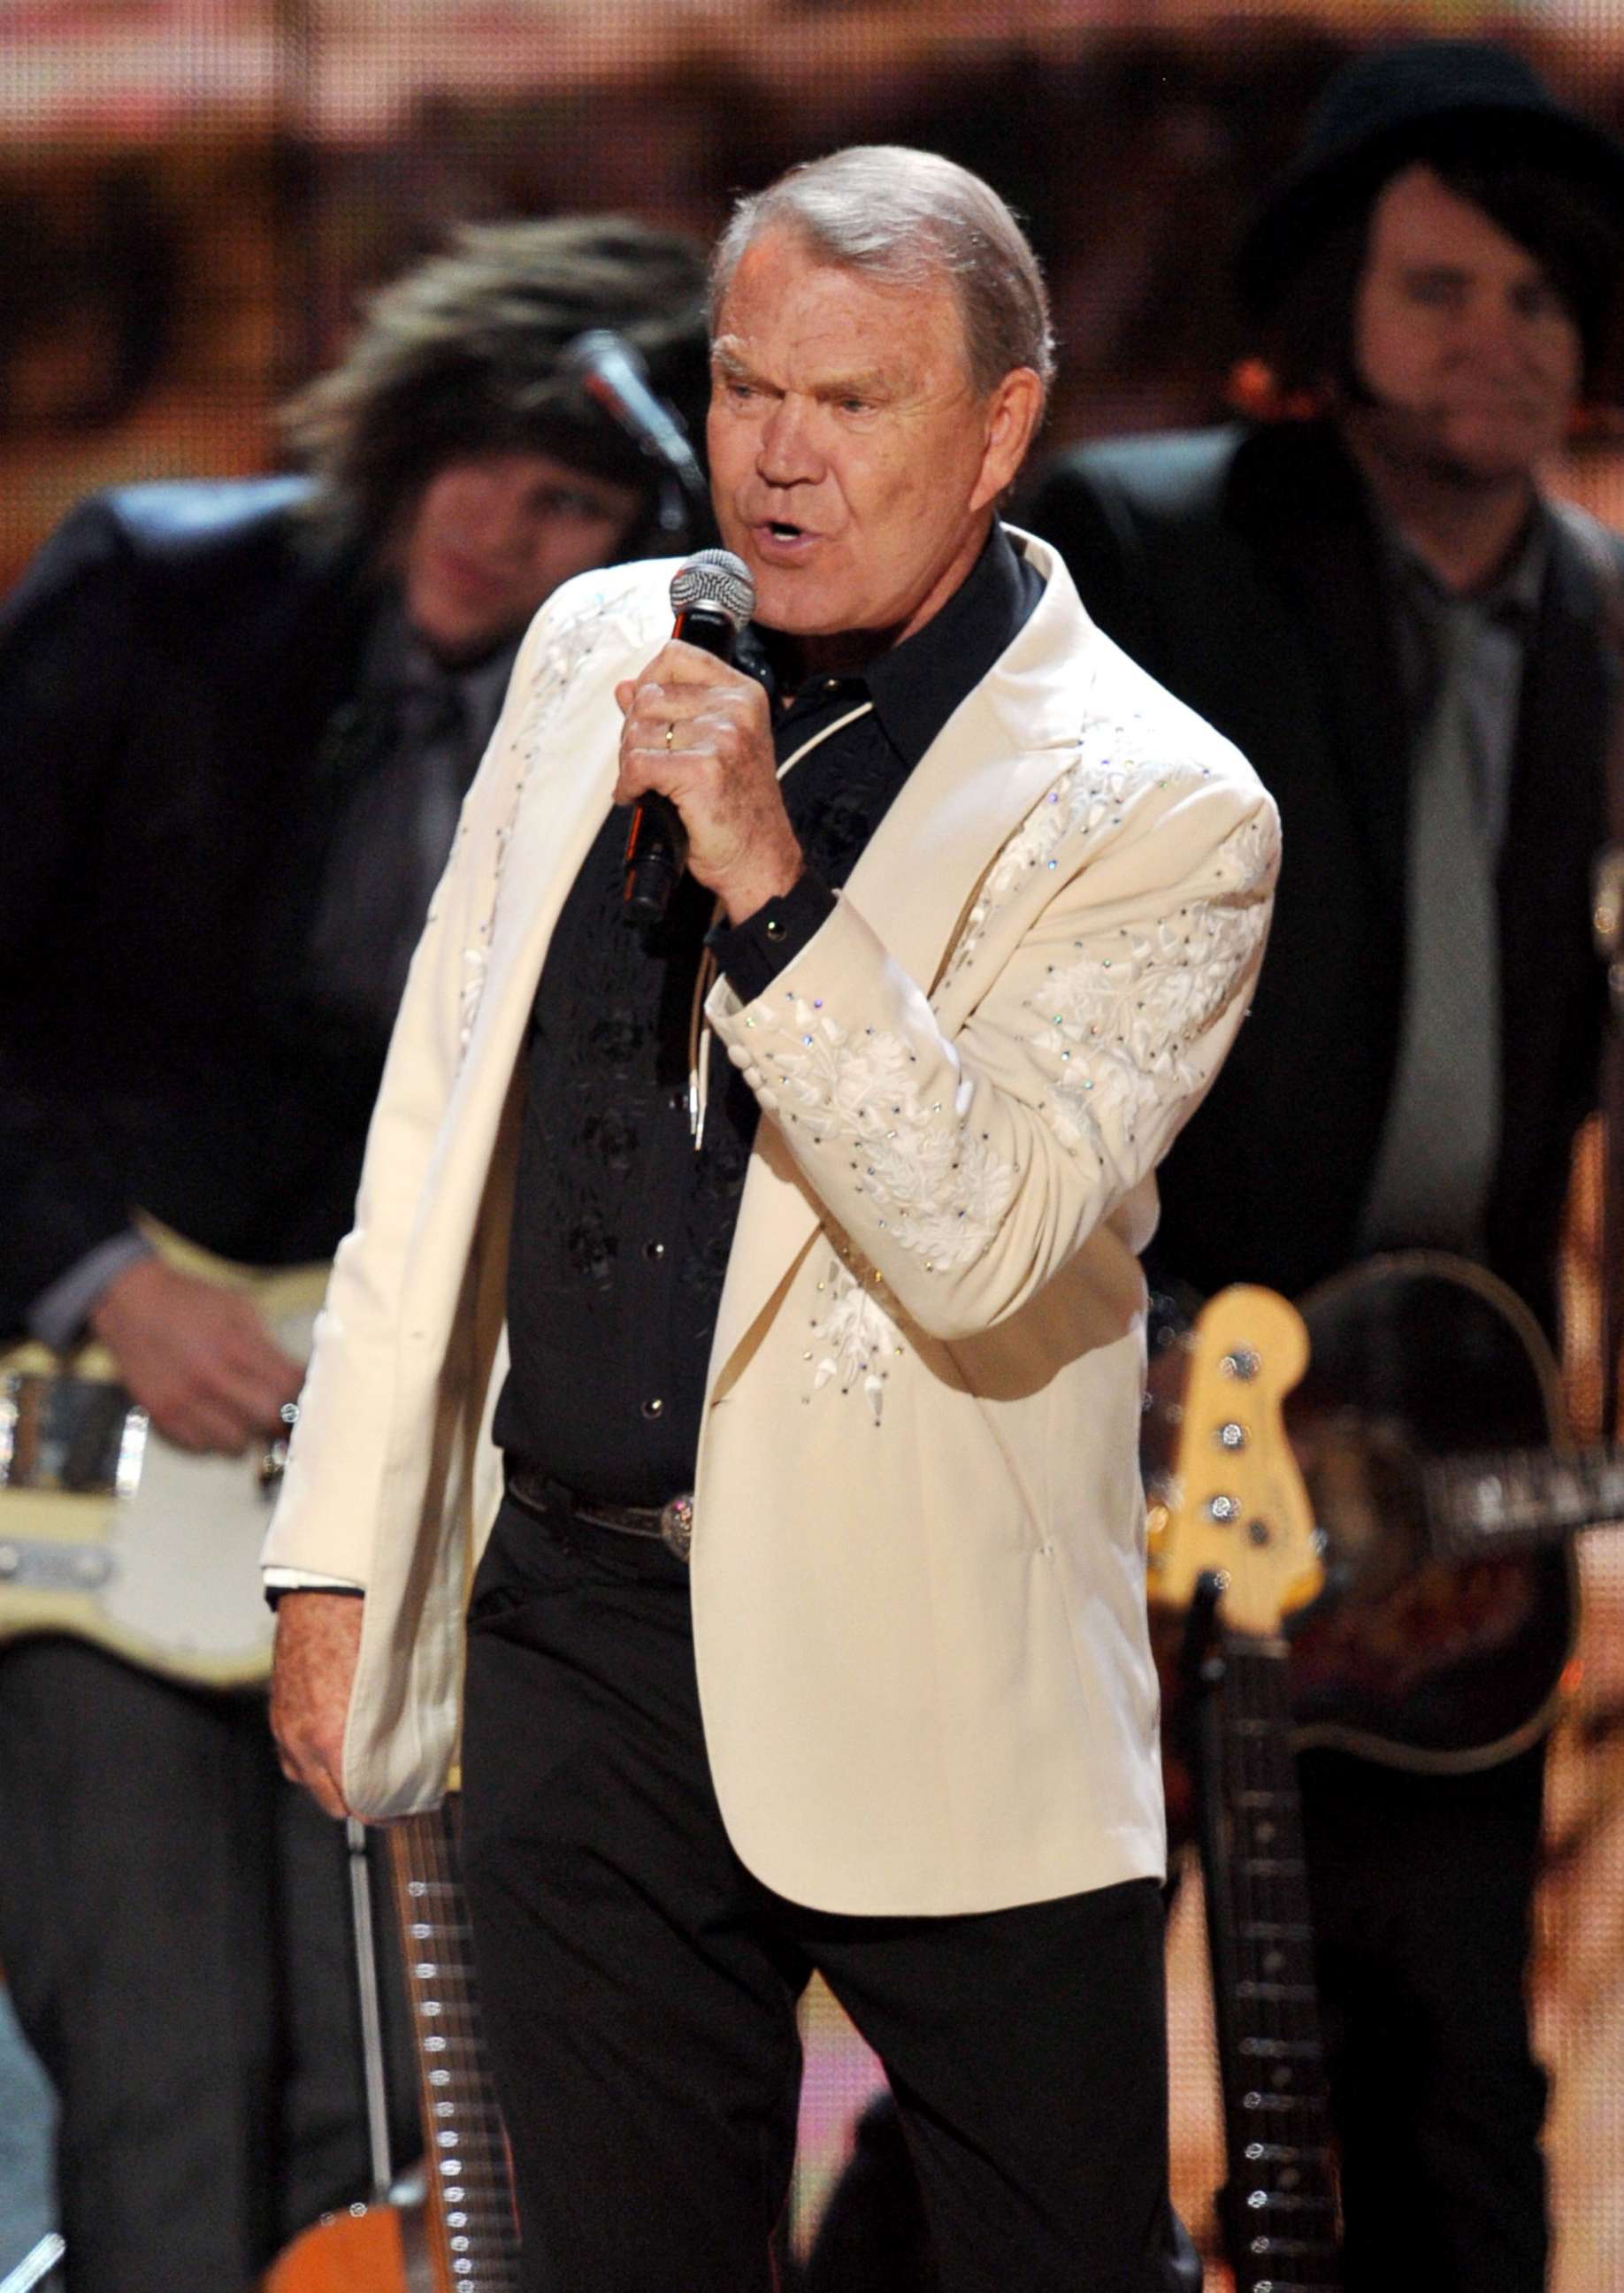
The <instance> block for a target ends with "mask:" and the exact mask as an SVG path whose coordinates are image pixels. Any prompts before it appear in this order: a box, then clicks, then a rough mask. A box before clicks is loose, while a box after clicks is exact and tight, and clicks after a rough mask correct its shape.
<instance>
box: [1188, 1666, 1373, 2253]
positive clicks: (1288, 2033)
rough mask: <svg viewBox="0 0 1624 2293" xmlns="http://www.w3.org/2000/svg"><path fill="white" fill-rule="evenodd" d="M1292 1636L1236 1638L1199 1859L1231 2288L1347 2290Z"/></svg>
mask: <svg viewBox="0 0 1624 2293" xmlns="http://www.w3.org/2000/svg"><path fill="white" fill-rule="evenodd" d="M1285 1658H1286V1651H1285V1646H1284V1643H1283V1642H1279V1641H1256V1640H1248V1639H1241V1638H1239V1637H1236V1638H1233V1639H1230V1638H1226V1639H1225V1640H1224V1642H1223V1644H1222V1656H1221V1658H1220V1659H1219V1660H1218V1663H1217V1665H1216V1679H1215V1678H1214V1677H1213V1676H1212V1675H1210V1674H1209V1684H1208V1687H1207V1689H1206V1691H1205V1693H1206V1695H1207V1697H1209V1698H1213V1699H1216V1701H1215V1702H1213V1703H1211V1704H1209V1706H1208V1711H1207V1715H1206V1724H1207V1725H1208V1727H1209V1728H1210V1729H1211V1730H1212V1733H1211V1735H1210V1736H1209V1737H1208V1744H1209V1746H1211V1750H1210V1754H1209V1756H1210V1757H1211V1758H1212V1759H1213V1760H1215V1761H1216V1767H1217V1770H1218V1772H1217V1774H1216V1777H1212V1776H1209V1778H1208V1782H1209V1785H1210V1786H1211V1787H1212V1788H1207V1789H1204V1790H1203V1795H1202V1800H1203V1810H1202V1813H1203V1865H1204V1868H1205V1872H1206V1878H1207V1890H1208V1940H1209V1943H1210V1945H1211V1949H1212V1955H1213V1988H1214V1996H1215V1999H1216V2008H1217V2024H1218V2052H1219V2058H1220V2062H1221V2066H1222V2069H1223V2073H1224V2109H1225V2117H1226V2120H1227V2134H1228V2154H1229V2159H1230V2182H1229V2187H1228V2189H1227V2191H1226V2192H1225V2208H1226V2212H1227V2216H1228V2226H1229V2244H1230V2248H1231V2257H1232V2262H1233V2265H1234V2269H1235V2281H1236V2288H1237V2293H1264V2289H1269V2293H1337V2289H1338V2288H1339V2287H1340V2285H1341V2282H1342V2279H1341V2272H1340V2266H1339V2263H1338V2259H1337V2200H1336V2183H1335V2174H1334V2169H1333V2167H1332V2163H1331V2159H1332V2141H1331V2130H1330V2119H1329V2111H1328V2108H1327V2103H1326V2093H1325V2071H1324V2062H1323V2057H1322V2055H1321V2046H1320V2028H1319V2013H1318V2006H1317V2002H1316V1997H1315V1991H1314V1981H1313V1932H1312V1928H1311V1925H1310V1921H1309V1910H1308V1888H1307V1879H1306V1874H1305V1865H1304V1855H1303V1836H1302V1818H1301V1814H1300V1811H1299V1806H1298V1801H1297V1776H1296V1770H1295V1769H1294V1767H1293V1764H1292V1758H1291V1752H1290V1728H1291V1719H1290V1712H1289V1705H1288V1702H1287V1693H1286V1662H1285Z"/></svg>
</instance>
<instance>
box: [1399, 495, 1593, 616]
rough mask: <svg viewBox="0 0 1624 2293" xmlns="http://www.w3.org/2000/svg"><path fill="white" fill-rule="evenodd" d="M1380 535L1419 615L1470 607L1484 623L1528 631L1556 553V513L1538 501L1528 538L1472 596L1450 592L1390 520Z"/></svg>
mask: <svg viewBox="0 0 1624 2293" xmlns="http://www.w3.org/2000/svg"><path fill="white" fill-rule="evenodd" d="M1381 532H1382V538H1383V541H1384V544H1385V546H1386V551H1387V555H1388V561H1389V563H1391V565H1392V567H1393V570H1394V575H1395V577H1396V579H1397V580H1398V582H1399V585H1400V589H1401V593H1402V596H1403V597H1404V598H1405V600H1406V602H1407V603H1408V604H1410V606H1411V607H1412V609H1414V610H1415V611H1417V612H1421V613H1423V614H1426V615H1427V616H1428V617H1434V616H1435V615H1437V614H1438V613H1439V612H1444V611H1447V610H1448V609H1449V608H1450V607H1451V606H1456V605H1463V604H1466V605H1471V606H1473V607H1475V610H1476V612H1478V614H1479V615H1480V616H1481V617H1482V619H1483V620H1485V621H1502V622H1509V623H1511V624H1512V625H1513V626H1515V627H1526V626H1527V625H1528V624H1529V623H1531V621H1532V620H1533V618H1534V615H1535V613H1536V612H1538V611H1539V593H1540V591H1541V589H1542V588H1543V587H1544V585H1545V575H1546V569H1547V566H1548V565H1549V563H1550V555H1551V513H1550V511H1549V510H1548V509H1547V507H1546V506H1545V504H1544V503H1543V502H1542V501H1538V500H1537V501H1536V502H1535V504H1534V507H1533V510H1532V512H1531V515H1530V517H1529V521H1528V523H1527V525H1526V526H1525V527H1524V528H1523V538H1522V539H1521V540H1520V541H1519V542H1518V544H1517V546H1516V548H1515V550H1514V551H1513V553H1512V555H1511V556H1510V557H1509V558H1508V559H1507V562H1506V563H1505V564H1504V565H1503V566H1502V567H1501V569H1500V571H1499V573H1497V574H1496V576H1495V578H1494V579H1493V580H1492V581H1491V582H1489V583H1488V584H1487V586H1486V587H1483V588H1482V589H1474V590H1473V591H1472V592H1471V594H1470V595H1469V596H1460V595H1459V594H1458V592H1456V591H1454V590H1452V589H1449V588H1446V587H1444V585H1443V583H1442V581H1440V580H1439V579H1438V577H1437V575H1436V574H1435V573H1434V571H1433V570H1432V568H1431V566H1430V565H1428V564H1427V563H1426V559H1425V558H1423V557H1422V556H1421V555H1419V554H1418V552H1417V551H1416V550H1415V549H1413V548H1412V547H1410V543H1409V542H1408V541H1406V540H1405V539H1404V537H1403V535H1402V533H1401V532H1400V531H1398V528H1397V527H1396V526H1394V525H1393V524H1392V523H1389V522H1388V521H1387V520H1386V518H1384V519H1382V520H1381Z"/></svg>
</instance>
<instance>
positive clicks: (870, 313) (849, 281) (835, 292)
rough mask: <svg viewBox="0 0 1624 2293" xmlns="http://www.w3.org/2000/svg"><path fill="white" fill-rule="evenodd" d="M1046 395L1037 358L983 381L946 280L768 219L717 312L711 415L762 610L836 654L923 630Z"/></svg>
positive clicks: (722, 485) (870, 648)
mask: <svg viewBox="0 0 1624 2293" xmlns="http://www.w3.org/2000/svg"><path fill="white" fill-rule="evenodd" d="M1041 397H1042V392H1041V387H1040V385H1039V384H1038V377H1036V375H1034V374H1031V373H1030V372H1029V371H1028V370H1027V369H1024V368H1022V369H1016V370H1015V372H1014V373H1013V374H1010V375H1006V377H1005V378H1004V380H1003V381H1002V382H1001V383H1000V384H998V386H997V387H996V388H995V389H994V390H993V391H992V392H991V393H989V394H987V395H985V396H983V395H982V393H979V392H978V391H977V389H976V387H975V385H974V382H973V380H972V378H971V375H970V369H969V361H968V357H967V354H966V345H965V338H964V326H963V321H962V320H961V318H960V315H959V310H958V305H957V301H956V300H955V298H954V296H953V293H952V290H951V288H950V287H949V285H948V284H947V282H946V280H945V279H940V278H937V279H933V280H931V281H930V282H929V283H928V284H925V285H920V286H915V287H896V286H892V285H890V284H881V283H879V282H877V281H876V280H872V279H869V278H868V277H865V276H864V275H863V274H862V273H860V272H858V271H849V270H845V269H843V268H841V267H839V266H837V265H836V264H833V263H827V262H824V261H823V260H822V259H821V258H820V256H818V255H816V254H814V253H813V252H812V250H811V249H810V248H809V247H807V246H806V245H805V244H804V242H803V241H802V239H800V238H799V237H798V235H796V233H794V232H792V231H786V230H782V229H768V230H765V231H763V232H762V234H761V236H760V237H759V238H757V239H755V240H753V241H752V242H751V244H750V245H749V246H748V247H747V248H746V250H745V253H744V255H742V256H741V258H740V260H739V266H738V268H737V270H736V271H734V273H733V277H732V279H731V282H730V284H729V286H728V289H727V293H726V296H725V297H724V299H723V304H722V308H721V311H720V312H719V313H718V318H717V327H716V339H715V347H714V350H713V353H712V385H711V404H710V419H709V423H708V425H707V436H708V441H709V451H710V470H711V490H712V494H713V497H714V498H715V506H716V521H717V524H718V525H719V527H720V529H721V532H722V539H723V541H724V542H725V543H726V545H727V547H729V548H730V549H732V550H736V551H737V552H738V554H739V556H740V557H742V558H743V560H744V562H745V563H746V564H747V566H748V567H749V569H750V571H751V573H752V574H753V576H754V577H755V596H756V614H757V618H758V619H759V620H761V621H763V622H764V624H765V625H766V626H767V627H768V628H775V629H782V630H786V631H788V632H790V633H791V634H793V635H796V636H801V637H803V638H804V639H806V640H807V641H808V642H807V644H806V646H805V652H806V655H807V659H808V660H809V662H812V661H817V662H821V663H824V664H827V665H828V666H829V667H831V668H833V667H839V666H842V665H854V664H856V663H858V662H860V661H861V660H865V659H867V658H869V657H871V656H872V655H873V654H874V653H875V652H879V651H883V650H884V649H885V647H886V646H888V645H891V644H897V643H899V642H900V641H901V639H902V638H903V637H906V636H911V635H912V633H913V632H914V630H916V629H917V628H921V627H922V626H923V625H924V623H925V621H927V620H929V619H930V618H931V615H932V614H933V613H934V612H936V611H937V609H938V608H939V607H940V606H941V605H942V604H945V603H946V601H947V599H948V598H949V596H951V595H952V594H953V591H954V590H955V589H956V588H957V587H958V585H959V583H960V582H961V581H962V580H963V579H964V578H965V575H966V573H967V572H968V571H969V570H970V568H971V566H972V565H973V564H974V562H975V558H976V555H977V554H978V552H979V550H980V547H981V545H982V539H984V536H985V533H986V529H987V523H988V513H989V512H990V508H991V506H992V505H993V504H994V503H995V502H996V501H997V499H998V496H999V494H1000V493H1001V492H1002V491H1003V490H1004V488H1005V487H1006V485H1007V484H1008V483H1009V482H1010V480H1011V479H1012V478H1013V477H1014V474H1015V471H1016V470H1017V469H1018V468H1019V466H1020V463H1021V458H1022V454H1023V453H1024V451H1025V448H1026V442H1027V440H1028V437H1029V436H1030V432H1031V429H1032V428H1033V426H1034V425H1035V423H1036V419H1037V414H1038V409H1039V406H1040V403H1041Z"/></svg>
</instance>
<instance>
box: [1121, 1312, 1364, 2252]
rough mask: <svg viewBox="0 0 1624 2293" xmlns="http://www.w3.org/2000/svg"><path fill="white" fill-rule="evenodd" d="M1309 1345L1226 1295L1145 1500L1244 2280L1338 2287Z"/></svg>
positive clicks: (1287, 1325)
mask: <svg viewBox="0 0 1624 2293" xmlns="http://www.w3.org/2000/svg"><path fill="white" fill-rule="evenodd" d="M1307 1358H1308V1339H1307V1333H1306V1332H1305V1329H1304V1326H1303V1322H1302V1318H1301V1317H1300V1316H1299V1315H1298V1314H1297V1312H1296V1311H1295V1309H1293V1308H1292V1307H1290V1306H1289V1305H1288V1304H1287V1302H1286V1300H1284V1299H1283V1298H1280V1297H1277V1296H1276V1295H1275V1294H1274V1292H1272V1291H1267V1290H1256V1289H1245V1288H1236V1289H1232V1290H1225V1291H1224V1292H1222V1293H1221V1294H1220V1295H1219V1296H1218V1297H1216V1298H1215V1299H1214V1300H1212V1301H1211V1302H1210V1303H1209V1304H1208V1305H1207V1306H1206V1307H1204V1308H1203V1309H1202V1310H1201V1313H1200V1316H1199V1317H1197V1320H1196V1323H1195V1326H1194V1329H1193V1331H1192V1333H1191V1334H1190V1336H1189V1338H1188V1339H1187V1340H1186V1341H1184V1350H1183V1358H1182V1362H1181V1368H1182V1371H1183V1377H1182V1392H1181V1394H1180V1397H1179V1400H1178V1403H1177V1409H1178V1414H1177V1416H1176V1420H1175V1421H1174V1422H1176V1429H1177V1430H1176V1440H1175V1442H1174V1444H1173V1446H1172V1451H1171V1454H1170V1455H1168V1456H1167V1457H1165V1458H1164V1460H1163V1462H1162V1466H1161V1469H1160V1471H1159V1472H1158V1474H1157V1476H1156V1484H1157V1486H1156V1489H1155V1491H1154V1492H1153V1494H1152V1496H1151V1503H1150V1506H1149V1508H1148V1515H1147V1525H1148V1529H1149V1540H1150V1558H1151V1584H1152V1587H1153V1597H1154V1599H1155V1600H1157V1601H1159V1602H1160V1603H1163V1604H1166V1605H1167V1606H1168V1607H1170V1608H1172V1609H1174V1610H1175V1611H1176V1612H1177V1613H1178V1614H1179V1615H1180V1616H1183V1617H1184V1618H1185V1619H1186V1620H1187V1624H1186V1633H1187V1637H1186V1648H1187V1650H1188V1670H1189V1673H1190V1675H1191V1680H1190V1688H1189V1691H1188V1693H1187V1694H1186V1695H1185V1697H1184V1698H1183V1699H1182V1700H1181V1701H1180V1702H1179V1703H1178V1704H1177V1705H1176V1706H1175V1712H1176V1717H1177V1719H1178V1721H1180V1722H1182V1723H1183V1725H1184V1730H1185V1731H1186V1733H1187V1735H1188V1737H1189V1738H1190V1743H1189V1747H1188V1749H1189V1759H1190V1766H1191V1770H1192V1773H1193V1776H1194V1778H1195V1796H1196V1807H1197V1817H1198V1829H1199V1835H1200V1848H1201V1868H1202V1876H1203V1880H1204V1884H1205V1901H1206V1913H1207V1937H1208V1952H1209V1956H1210V1958H1211V1964H1212V1984H1213V2005H1214V2021H1215V2024H1216V2034H1217V2050H1218V2066H1219V2073H1220V2082H1221V2085H1222V2088H1223V2095H1224V2151H1225V2157H1226V2159H1227V2163H1228V2180H1227V2183H1226V2184H1225V2186H1224V2190H1223V2192H1221V2194H1220V2199H1219V2217H1220V2220H1221V2223H1222V2224H1223V2229H1224V2245H1225V2248H1226V2250H1227V2252H1228V2255H1229V2258H1230V2262H1231V2265H1232V2268H1233V2270H1234V2274H1235V2285H1236V2293H1270V2289H1273V2288H1281V2289H1283V2288H1286V2287H1289V2288H1291V2289H1292V2293H1337V2289H1338V2288H1339V2287H1340V2285H1341V2281H1342V2279H1341V2270H1340V2263H1339V2258H1338V2237H1337V2183H1336V2169H1335V2164H1334V2155H1333V2147H1332V2138H1331V2131H1330V2121H1329V2111H1328V2107H1327V2103H1326V2091H1325V2072H1324V2063H1323V2058H1322V2055H1321V2046H1320V2030H1319V2013H1318V2006H1317V2001H1316V1996H1315V1990H1314V1978H1313V1933H1312V1928H1311V1925H1310V1919H1309V1908H1308V1889H1307V1880H1306V1874H1305V1861H1304V1851H1303V1840H1302V1819H1301V1813H1300V1810H1299V1806H1298V1802H1297V1774H1296V1769H1295V1766H1294V1763H1293V1758H1292V1752H1291V1711H1290V1705H1289V1695H1288V1686H1287V1667H1288V1657H1287V1648H1286V1642H1285V1641H1284V1639H1283V1637H1282V1635H1281V1620H1282V1617H1283V1616H1285V1615H1286V1614H1287V1613H1288V1612H1289V1611H1291V1610H1300V1609H1301V1608H1304V1607H1305V1605H1306V1604H1307V1603H1309V1602H1311V1601H1312V1600H1313V1599H1314V1598H1315V1596H1316V1594H1317V1593H1318V1592H1319V1591H1320V1588H1321V1581H1322V1580H1321V1560H1320V1553H1319V1549H1318V1540H1317V1538H1316V1535H1315V1531H1314V1525H1313V1514H1312V1512H1311V1511H1310V1508H1309V1503H1308V1496H1307V1492H1306V1490H1305V1487H1304V1486H1303V1481H1302V1478H1301V1475H1300V1474H1299V1472H1298V1471H1297V1465H1296V1462H1295V1461H1294V1459H1293V1457H1292V1454H1291V1451H1290V1448H1289V1445H1288V1443H1287V1441H1286V1438H1285V1435H1284V1431H1283V1429H1282V1427H1281V1404H1282V1402H1283V1399H1284V1397H1285V1395H1286V1394H1287V1392H1288V1391H1289V1390H1290V1389H1291V1388H1292V1387H1293V1386H1294V1385H1296V1384H1297V1381H1298V1380H1299V1379H1300V1378H1301V1376H1302V1373H1303V1369H1304V1365H1305V1363H1306V1361H1307Z"/></svg>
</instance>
